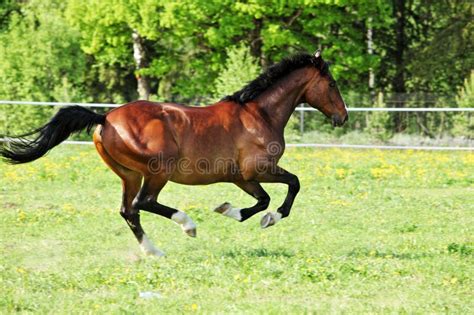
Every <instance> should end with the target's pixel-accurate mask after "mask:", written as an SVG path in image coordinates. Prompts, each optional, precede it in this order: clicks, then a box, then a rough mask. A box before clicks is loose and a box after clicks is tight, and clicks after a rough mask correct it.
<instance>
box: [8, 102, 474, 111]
mask: <svg viewBox="0 0 474 315" xmlns="http://www.w3.org/2000/svg"><path fill="white" fill-rule="evenodd" d="M0 104H3V105H31V106H74V105H80V106H83V107H105V108H113V107H119V106H122V105H123V104H110V103H67V102H25V101H3V100H0ZM295 110H296V111H303V112H310V111H317V109H314V108H312V107H307V106H299V107H297V108H296V109H295ZM347 111H349V112H474V107H348V108H347Z"/></svg>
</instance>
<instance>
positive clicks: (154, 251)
mask: <svg viewBox="0 0 474 315" xmlns="http://www.w3.org/2000/svg"><path fill="white" fill-rule="evenodd" d="M140 248H141V249H142V252H143V253H144V254H145V255H147V256H157V257H164V256H165V253H163V252H162V251H161V250H159V249H158V248H156V247H155V246H154V245H153V243H152V242H151V241H150V240H149V239H148V237H147V236H146V234H143V238H142V241H141V243H140Z"/></svg>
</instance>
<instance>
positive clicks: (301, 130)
mask: <svg viewBox="0 0 474 315" xmlns="http://www.w3.org/2000/svg"><path fill="white" fill-rule="evenodd" d="M301 107H302V108H304V103H303V104H301ZM303 133H304V110H301V111H300V134H301V135H303Z"/></svg>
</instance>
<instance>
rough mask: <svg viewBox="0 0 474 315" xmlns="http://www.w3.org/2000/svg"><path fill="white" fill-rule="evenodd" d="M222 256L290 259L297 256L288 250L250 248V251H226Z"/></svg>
mask: <svg viewBox="0 0 474 315" xmlns="http://www.w3.org/2000/svg"><path fill="white" fill-rule="evenodd" d="M222 256H224V257H231V258H236V257H273V258H277V257H285V258H290V257H293V256H295V254H294V253H292V252H290V251H288V250H286V249H267V248H263V247H260V248H250V249H240V248H235V249H232V250H228V251H225V252H224V253H223V254H222Z"/></svg>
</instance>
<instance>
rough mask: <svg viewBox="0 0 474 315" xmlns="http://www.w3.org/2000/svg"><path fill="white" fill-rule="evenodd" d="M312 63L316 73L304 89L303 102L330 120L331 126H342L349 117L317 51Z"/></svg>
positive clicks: (333, 81)
mask: <svg viewBox="0 0 474 315" xmlns="http://www.w3.org/2000/svg"><path fill="white" fill-rule="evenodd" d="M313 63H314V65H315V67H316V71H315V73H314V75H313V77H312V78H311V80H310V81H309V83H308V85H307V87H306V91H305V94H304V98H305V101H306V102H307V103H308V104H309V105H311V107H314V108H316V109H317V110H319V111H321V112H322V113H323V114H324V115H326V116H327V117H328V118H330V119H331V120H332V124H333V126H342V125H343V124H344V123H345V122H346V121H347V119H348V117H349V116H348V115H347V109H346V104H345V103H344V100H343V99H342V96H341V93H340V92H339V89H338V88H337V85H336V80H334V78H333V77H332V75H331V73H330V72H329V65H328V63H326V62H325V61H324V60H323V58H322V57H321V52H320V51H319V50H318V51H316V53H315V54H314V62H313Z"/></svg>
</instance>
